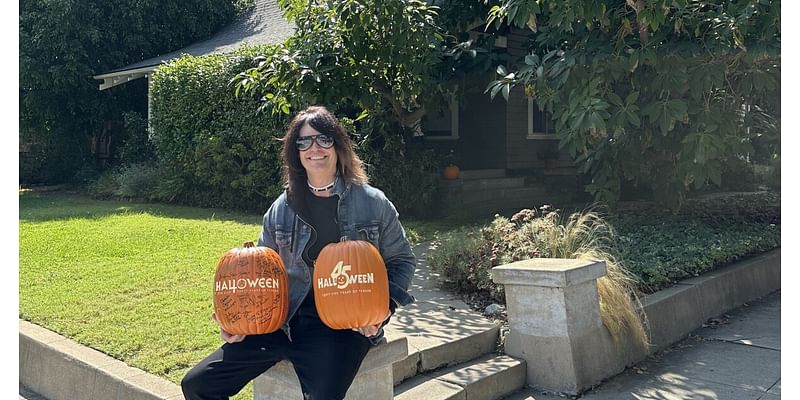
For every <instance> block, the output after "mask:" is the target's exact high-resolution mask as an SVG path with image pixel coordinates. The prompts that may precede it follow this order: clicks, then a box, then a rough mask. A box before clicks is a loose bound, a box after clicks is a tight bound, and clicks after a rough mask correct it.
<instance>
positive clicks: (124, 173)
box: [114, 163, 164, 200]
mask: <svg viewBox="0 0 800 400" xmlns="http://www.w3.org/2000/svg"><path fill="white" fill-rule="evenodd" d="M163 176H164V171H163V170H162V169H160V168H159V167H157V166H156V165H153V164H148V163H140V164H133V165H128V166H124V167H122V168H121V169H120V170H119V172H117V174H116V182H117V188H116V190H115V192H114V194H115V195H116V196H118V197H121V198H123V199H127V200H133V199H137V200H160V199H159V198H158V197H159V196H157V195H156V188H158V186H159V182H161V179H162V178H163Z"/></svg>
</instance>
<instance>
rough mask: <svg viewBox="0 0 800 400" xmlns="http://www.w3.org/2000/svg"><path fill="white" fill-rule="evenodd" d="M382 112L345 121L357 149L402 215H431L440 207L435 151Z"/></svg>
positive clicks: (379, 186) (371, 179)
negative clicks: (356, 122)
mask: <svg viewBox="0 0 800 400" xmlns="http://www.w3.org/2000/svg"><path fill="white" fill-rule="evenodd" d="M391 121H392V119H391V118H390V117H388V116H386V115H383V114H377V115H374V116H371V117H370V118H369V119H368V120H367V121H366V123H364V124H363V125H360V126H357V127H356V126H355V125H354V124H353V123H352V121H351V120H348V119H346V118H342V122H343V123H344V125H345V126H347V127H348V130H349V131H350V132H353V133H354V136H355V140H354V142H355V146H356V152H357V153H358V155H359V157H361V159H362V160H363V161H364V162H365V163H366V169H367V174H368V175H369V177H370V182H371V183H372V185H374V186H376V187H378V188H380V189H381V190H383V191H384V192H385V193H386V196H387V197H388V198H389V199H390V200H391V201H392V203H394V205H395V207H397V209H398V212H399V213H401V214H403V215H412V216H417V217H430V216H433V215H436V214H437V213H438V209H437V188H438V179H437V175H436V173H437V171H439V169H440V166H439V163H438V161H437V160H438V157H436V156H435V154H434V152H433V150H431V149H429V148H425V147H424V145H423V144H422V143H417V142H414V141H412V140H409V138H408V137H406V136H405V135H404V134H403V132H404V130H403V128H402V127H401V126H400V125H399V124H397V123H395V122H391Z"/></svg>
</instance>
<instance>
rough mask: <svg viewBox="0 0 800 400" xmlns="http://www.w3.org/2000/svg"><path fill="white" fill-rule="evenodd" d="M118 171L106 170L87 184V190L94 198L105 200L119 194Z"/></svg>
mask: <svg viewBox="0 0 800 400" xmlns="http://www.w3.org/2000/svg"><path fill="white" fill-rule="evenodd" d="M118 187H119V185H118V184H117V173H116V172H115V171H106V172H104V173H103V174H101V175H100V176H98V177H97V179H95V180H94V181H92V182H90V183H89V184H88V185H87V186H86V191H87V193H88V194H89V196H91V197H92V198H95V199H99V200H105V199H110V198H113V197H114V196H116V195H117V188H118Z"/></svg>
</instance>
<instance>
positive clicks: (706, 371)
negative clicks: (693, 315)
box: [506, 291, 781, 400]
mask: <svg viewBox="0 0 800 400" xmlns="http://www.w3.org/2000/svg"><path fill="white" fill-rule="evenodd" d="M563 398H564V397H561V396H559V395H557V394H553V393H543V392H540V391H536V390H531V389H525V390H524V391H521V392H519V393H517V394H515V395H512V396H510V397H507V398H506V400H555V399H563ZM780 398H781V293H780V291H777V292H775V293H772V294H770V295H769V296H766V297H764V298H762V299H759V300H756V301H753V302H751V303H749V304H748V305H745V306H742V307H739V308H737V309H735V310H733V311H731V312H729V313H727V314H725V315H723V316H720V317H718V318H716V319H712V320H710V321H708V322H707V323H706V326H705V327H703V328H701V329H698V330H696V331H694V332H692V334H691V335H689V337H688V338H686V339H684V340H682V341H681V342H678V343H676V344H675V345H673V346H671V347H669V348H668V349H666V350H664V351H662V352H659V353H656V354H654V355H652V356H650V357H648V358H647V359H646V360H645V361H642V362H641V363H639V364H637V365H635V366H634V367H633V368H629V369H627V370H626V371H625V372H623V373H622V374H620V375H618V376H616V377H614V378H612V379H610V380H609V381H607V382H605V383H603V384H601V385H599V386H598V387H596V388H594V389H593V390H590V391H588V392H586V393H584V394H583V396H581V397H580V399H586V400H611V399H614V400H617V399H637V400H644V399H658V400H686V399H719V400H745V399H746V400H757V399H760V400H777V399H780Z"/></svg>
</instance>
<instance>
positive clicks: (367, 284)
mask: <svg viewBox="0 0 800 400" xmlns="http://www.w3.org/2000/svg"><path fill="white" fill-rule="evenodd" d="M313 284H314V302H315V303H316V307H317V314H319V318H320V320H322V322H323V323H324V324H325V325H327V326H328V327H329V328H331V329H351V328H360V327H363V326H367V325H375V324H378V323H381V322H383V320H384V319H386V316H387V315H388V314H389V278H388V275H387V273H386V266H385V265H384V263H383V258H382V257H381V254H380V253H379V252H378V249H376V248H375V246H373V245H372V243H370V242H367V241H363V240H345V241H342V242H339V243H330V244H328V245H327V246H325V247H324V248H323V249H322V251H320V253H319V256H318V257H317V261H316V263H315V264H314V280H313Z"/></svg>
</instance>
